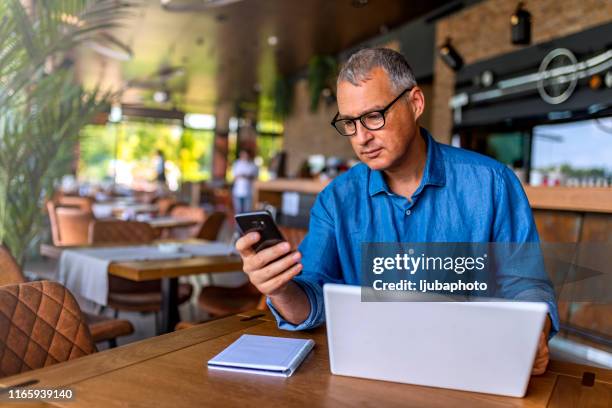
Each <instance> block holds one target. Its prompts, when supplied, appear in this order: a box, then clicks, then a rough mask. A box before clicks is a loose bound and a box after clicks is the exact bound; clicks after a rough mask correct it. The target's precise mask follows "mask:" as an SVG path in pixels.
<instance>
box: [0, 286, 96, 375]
mask: <svg viewBox="0 0 612 408" xmlns="http://www.w3.org/2000/svg"><path fill="white" fill-rule="evenodd" d="M95 351H96V348H95V345H94V343H93V341H92V338H91V334H90V332H89V328H88V327H87V324H86V323H85V320H84V318H83V315H82V314H81V309H80V308H79V305H78V304H77V302H76V300H75V299H74V297H73V296H72V295H71V294H70V292H69V291H68V290H67V289H66V288H65V287H63V286H62V285H60V284H59V283H56V282H50V281H37V282H28V283H21V284H17V285H7V286H2V287H0V377H5V376H9V375H14V374H19V373H21V372H24V371H29V370H34V369H37V368H42V367H46V366H49V365H52V364H56V363H61V362H63V361H68V360H72V359H74V358H78V357H82V356H86V355H88V354H91V353H93V352H95Z"/></svg>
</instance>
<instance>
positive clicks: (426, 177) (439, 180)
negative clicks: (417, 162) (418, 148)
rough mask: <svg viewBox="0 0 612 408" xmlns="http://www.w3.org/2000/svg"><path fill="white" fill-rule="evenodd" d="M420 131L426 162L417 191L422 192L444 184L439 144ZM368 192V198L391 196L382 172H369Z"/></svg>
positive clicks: (421, 129) (444, 177)
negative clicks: (427, 186)
mask: <svg viewBox="0 0 612 408" xmlns="http://www.w3.org/2000/svg"><path fill="white" fill-rule="evenodd" d="M420 131H421V137H423V139H425V142H426V143H427V160H426V162H425V171H424V172H423V179H422V180H421V185H420V186H419V188H418V189H417V191H420V190H422V189H423V187H425V186H426V185H434V186H443V185H445V184H446V176H445V173H444V162H443V161H442V152H441V151H440V146H439V143H438V142H436V141H435V140H434V138H433V137H432V136H431V134H429V132H428V131H427V130H425V129H424V128H420ZM368 192H369V193H370V196H373V195H376V194H378V193H381V192H385V193H387V194H392V192H391V190H390V189H389V186H388V185H387V182H386V181H385V179H384V177H383V174H382V171H380V170H372V171H370V183H369V186H368Z"/></svg>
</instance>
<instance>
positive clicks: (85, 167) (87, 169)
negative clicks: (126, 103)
mask: <svg viewBox="0 0 612 408" xmlns="http://www.w3.org/2000/svg"><path fill="white" fill-rule="evenodd" d="M213 138H214V133H213V131H212V130H196V129H189V128H183V126H182V123H181V122H180V121H159V120H138V121H125V122H121V123H116V124H112V123H109V124H107V125H90V126H87V127H86V128H84V129H83V131H82V138H81V143H80V157H79V180H80V181H82V182H83V181H86V182H91V183H100V182H104V181H106V182H108V181H110V182H112V181H113V180H115V181H116V182H117V183H118V184H123V185H126V186H129V187H132V188H135V189H144V190H149V189H152V188H154V186H155V183H154V181H155V177H156V164H157V161H156V158H155V156H156V152H157V151H158V150H160V151H162V152H163V154H164V157H165V159H166V166H165V169H166V178H167V182H168V187H169V188H170V189H171V190H176V189H178V187H179V184H180V182H181V181H202V180H207V179H209V178H210V166H211V160H212V146H213Z"/></svg>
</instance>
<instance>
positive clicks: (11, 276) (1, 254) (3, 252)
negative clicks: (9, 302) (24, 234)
mask: <svg viewBox="0 0 612 408" xmlns="http://www.w3.org/2000/svg"><path fill="white" fill-rule="evenodd" d="M25 281H26V279H25V277H24V276H23V274H22V273H21V268H20V267H19V264H18V263H17V261H16V260H15V258H13V255H12V254H11V251H9V249H8V248H7V247H6V246H5V245H4V244H0V286H4V285H14V284H16V283H23V282H25Z"/></svg>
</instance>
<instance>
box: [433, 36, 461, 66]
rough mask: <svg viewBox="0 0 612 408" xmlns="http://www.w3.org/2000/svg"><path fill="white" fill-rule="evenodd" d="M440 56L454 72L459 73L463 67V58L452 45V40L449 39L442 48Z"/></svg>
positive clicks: (439, 52)
mask: <svg viewBox="0 0 612 408" xmlns="http://www.w3.org/2000/svg"><path fill="white" fill-rule="evenodd" d="M438 54H439V55H440V58H442V61H444V62H445V63H446V65H448V66H449V67H450V68H451V69H452V70H453V71H458V70H460V69H461V67H462V66H463V58H461V55H459V53H458V52H457V50H456V49H455V47H453V45H452V44H451V40H450V38H447V39H446V42H445V43H444V44H442V45H441V46H440V48H439V49H438Z"/></svg>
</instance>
